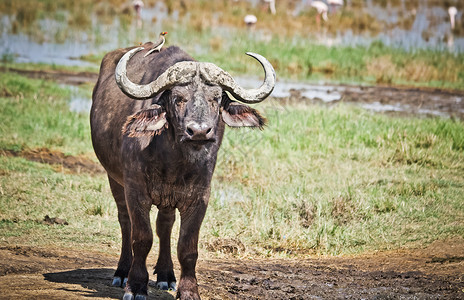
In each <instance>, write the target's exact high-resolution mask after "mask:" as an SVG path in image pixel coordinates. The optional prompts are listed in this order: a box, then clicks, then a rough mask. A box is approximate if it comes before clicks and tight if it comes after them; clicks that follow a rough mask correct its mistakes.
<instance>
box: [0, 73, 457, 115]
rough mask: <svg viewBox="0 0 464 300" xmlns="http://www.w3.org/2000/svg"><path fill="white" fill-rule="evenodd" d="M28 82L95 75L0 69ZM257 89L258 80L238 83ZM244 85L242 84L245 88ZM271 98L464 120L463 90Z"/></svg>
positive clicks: (289, 87) (342, 88)
mask: <svg viewBox="0 0 464 300" xmlns="http://www.w3.org/2000/svg"><path fill="white" fill-rule="evenodd" d="M7 70H8V71H9V72H15V73H18V74H21V75H24V76H27V77H30V78H38V79H45V80H53V81H55V82H58V83H61V84H67V85H81V84H95V83H96V81H97V78H98V74H96V73H92V72H76V73H73V72H63V71H45V70H44V71H37V70H35V71H30V70H20V69H14V68H13V69H12V68H9V69H5V68H3V69H2V68H0V71H7ZM242 81H244V82H248V84H249V83H250V82H251V83H253V86H259V85H260V84H261V82H260V81H259V80H250V79H246V80H242ZM245 85H246V84H245ZM271 96H272V98H274V99H276V100H278V101H280V102H282V103H295V102H305V103H318V104H324V105H336V104H338V103H348V104H354V105H358V106H361V107H363V108H365V109H367V110H369V111H373V112H379V113H389V114H396V115H419V116H425V117H446V118H449V117H451V118H456V119H459V120H464V90H446V89H438V88H415V87H392V86H361V85H311V84H302V83H287V82H277V85H276V88H275V90H274V92H273V94H272V95H271Z"/></svg>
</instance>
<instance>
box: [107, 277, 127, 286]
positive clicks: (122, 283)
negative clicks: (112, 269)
mask: <svg viewBox="0 0 464 300" xmlns="http://www.w3.org/2000/svg"><path fill="white" fill-rule="evenodd" d="M126 283H127V277H126V278H124V280H122V279H121V277H119V276H116V277H114V278H113V282H112V283H111V285H112V286H119V287H125V286H126Z"/></svg>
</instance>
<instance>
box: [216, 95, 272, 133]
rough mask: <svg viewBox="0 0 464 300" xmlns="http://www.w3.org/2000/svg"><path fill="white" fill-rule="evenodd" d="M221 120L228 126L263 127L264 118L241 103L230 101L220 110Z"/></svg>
mask: <svg viewBox="0 0 464 300" xmlns="http://www.w3.org/2000/svg"><path fill="white" fill-rule="evenodd" d="M221 115H222V120H224V122H225V123H226V124H227V125H229V126H230V127H254V128H259V129H263V127H264V125H266V118H264V117H263V116H261V114H260V113H259V112H258V111H257V110H255V109H253V108H251V107H249V106H247V105H244V104H241V103H237V102H230V103H228V104H227V105H226V106H225V107H224V108H223V110H222V113H221Z"/></svg>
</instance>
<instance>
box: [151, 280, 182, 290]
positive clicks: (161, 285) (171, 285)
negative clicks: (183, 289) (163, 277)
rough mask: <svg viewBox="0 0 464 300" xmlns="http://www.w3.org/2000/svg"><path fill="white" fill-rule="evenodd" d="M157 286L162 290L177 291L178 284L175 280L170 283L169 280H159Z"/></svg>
mask: <svg viewBox="0 0 464 300" xmlns="http://www.w3.org/2000/svg"><path fill="white" fill-rule="evenodd" d="M156 287H157V288H158V290H162V291H174V292H175V291H176V288H177V285H176V282H175V281H173V282H171V283H169V284H168V282H167V281H158V282H157V283H156Z"/></svg>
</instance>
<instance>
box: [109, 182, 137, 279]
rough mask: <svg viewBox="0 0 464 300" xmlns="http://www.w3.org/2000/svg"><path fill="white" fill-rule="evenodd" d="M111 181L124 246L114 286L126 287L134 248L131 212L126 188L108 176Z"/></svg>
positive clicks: (115, 274)
mask: <svg viewBox="0 0 464 300" xmlns="http://www.w3.org/2000/svg"><path fill="white" fill-rule="evenodd" d="M108 179H109V182H110V188H111V192H112V193H113V197H114V199H115V200H116V205H117V207H118V220H119V225H120V226H121V234H122V247H121V256H120V257H119V262H118V268H117V269H116V272H115V273H114V278H113V283H112V285H113V286H122V287H124V286H125V284H126V281H127V275H128V274H129V269H130V266H131V264H132V248H131V241H130V235H131V223H130V219H129V213H128V211H127V206H126V199H125V197H124V188H123V187H122V186H121V185H120V184H119V183H117V182H116V181H114V180H113V179H112V178H111V177H109V176H108Z"/></svg>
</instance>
